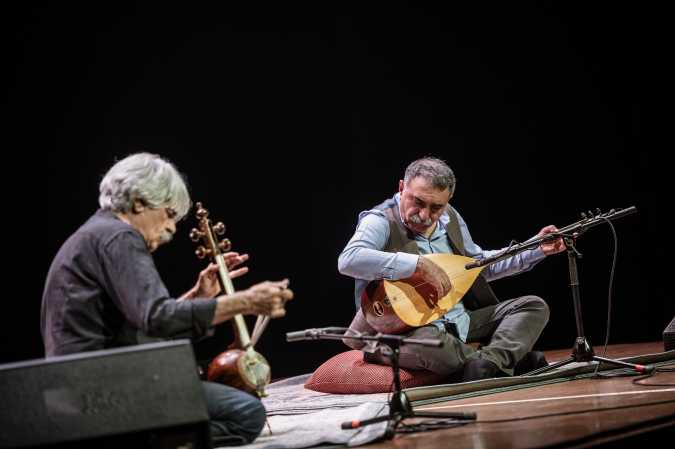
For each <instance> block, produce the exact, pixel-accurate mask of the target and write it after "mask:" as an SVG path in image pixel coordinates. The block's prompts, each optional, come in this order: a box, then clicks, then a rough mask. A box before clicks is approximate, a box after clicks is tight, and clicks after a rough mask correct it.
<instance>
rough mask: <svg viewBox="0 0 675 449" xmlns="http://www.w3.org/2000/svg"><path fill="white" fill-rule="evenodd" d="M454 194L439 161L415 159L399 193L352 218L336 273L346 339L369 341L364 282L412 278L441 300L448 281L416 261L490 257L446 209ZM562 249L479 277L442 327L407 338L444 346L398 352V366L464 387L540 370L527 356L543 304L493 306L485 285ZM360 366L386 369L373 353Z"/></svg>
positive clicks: (533, 253) (555, 244)
mask: <svg viewBox="0 0 675 449" xmlns="http://www.w3.org/2000/svg"><path fill="white" fill-rule="evenodd" d="M454 190H455V176H454V174H453V172H452V170H451V169H450V167H448V165H447V164H446V163H445V162H444V161H442V160H440V159H436V158H431V157H427V158H423V159H419V160H416V161H414V162H412V163H411V164H410V165H409V166H408V167H407V169H406V171H405V176H404V179H403V180H401V181H399V191H398V193H396V194H395V195H394V196H393V197H392V198H390V199H388V200H386V201H385V202H383V203H382V204H380V205H379V206H376V207H375V208H373V209H371V210H367V211H364V212H362V213H361V214H360V215H359V223H358V226H357V228H356V232H355V233H354V235H353V236H352V238H351V239H350V240H349V243H348V244H347V246H346V247H345V249H344V250H343V251H342V254H340V257H339V260H338V269H339V271H340V273H342V274H345V275H347V276H351V277H353V278H354V279H355V280H356V298H355V299H356V306H357V309H358V310H357V313H356V316H355V317H354V320H353V322H352V324H351V326H350V331H354V332H361V333H375V330H374V329H373V328H372V327H371V326H370V325H369V324H368V323H367V321H366V320H365V317H364V315H363V313H362V311H361V310H360V303H361V294H362V293H363V292H364V289H365V287H366V285H367V284H368V283H369V282H370V281H374V280H380V279H387V280H398V279H405V278H408V277H411V276H412V275H416V276H419V277H420V278H421V280H422V281H426V282H428V283H429V284H431V285H432V286H433V287H434V289H435V291H436V293H437V295H438V296H437V297H438V298H442V297H444V296H445V295H446V294H447V293H448V292H449V291H450V288H451V281H450V279H449V278H448V276H447V274H446V273H445V272H444V271H443V270H442V269H441V268H440V267H439V266H438V265H436V264H434V263H433V262H431V261H430V260H429V259H427V258H426V257H420V255H422V254H430V253H453V254H460V255H464V256H468V257H472V258H477V259H479V258H484V257H487V256H490V255H493V254H495V253H496V252H497V251H487V250H483V249H481V247H480V246H478V245H477V244H476V243H474V241H473V239H472V238H471V235H470V233H469V228H468V227H467V224H466V223H465V222H464V219H463V218H462V217H461V215H460V214H459V212H457V210H456V209H454V208H453V207H452V206H450V205H449V204H448V201H450V199H451V198H452V195H453V192H454ZM555 231H557V228H556V227H555V226H552V225H551V226H546V227H545V228H543V229H542V230H541V231H540V232H539V234H537V235H538V236H543V235H545V234H548V233H551V232H555ZM564 249H565V245H564V243H563V242H562V239H555V240H553V241H550V242H546V243H543V244H542V245H541V246H540V247H539V248H537V249H535V250H528V251H524V252H521V253H519V254H516V255H515V256H512V257H510V258H508V259H505V260H503V261H500V262H496V263H494V264H492V265H489V266H488V267H486V268H485V269H483V271H482V272H481V275H480V276H478V278H477V279H476V281H475V282H474V283H473V285H472V287H471V290H470V292H469V293H468V294H467V295H465V297H464V298H463V299H462V301H461V302H459V303H458V304H457V305H456V306H455V307H453V308H452V309H450V311H449V312H447V313H446V314H445V315H444V316H443V317H442V318H441V319H438V320H436V321H433V322H431V323H429V324H428V325H425V326H422V327H418V328H416V329H414V330H413V331H412V332H409V333H408V334H406V335H407V336H409V337H412V338H429V339H440V340H442V342H443V346H442V347H440V348H432V347H426V346H416V345H404V346H402V347H401V350H400V359H399V360H400V365H401V366H402V367H404V368H408V369H426V370H429V371H433V372H435V373H438V374H443V375H451V374H455V373H460V372H461V373H462V374H463V380H464V381H472V380H479V379H485V378H491V377H498V376H504V375H514V374H522V373H524V372H527V371H530V370H532V369H535V368H538V367H540V366H543V365H545V364H546V360H545V359H544V357H543V354H542V353H540V352H536V351H532V347H533V345H534V343H535V342H536V340H537V338H539V335H540V334H541V331H542V330H543V329H544V326H545V325H546V323H547V321H548V315H549V310H548V306H547V305H546V303H545V302H544V300H542V299H541V298H539V297H536V296H522V297H520V298H515V299H510V300H508V301H502V302H499V301H498V300H497V298H496V297H495V295H494V293H493V292H492V289H491V288H490V287H489V285H488V281H493V280H495V279H499V278H502V277H505V276H511V275H514V274H517V273H522V272H524V271H528V270H530V269H532V267H534V266H535V265H536V264H537V263H538V262H540V261H541V260H542V259H544V257H546V256H547V255H551V254H556V253H559V252H561V251H563V250H564ZM344 342H345V343H346V344H348V345H349V346H350V347H352V348H354V349H362V348H363V346H364V345H363V344H362V343H361V342H359V341H357V340H350V339H345V340H344ZM472 342H480V343H481V344H482V346H480V348H479V349H476V348H475V347H474V346H472V345H469V344H468V343H472ZM366 360H367V361H371V362H376V363H385V364H389V359H388V357H386V356H384V355H383V354H381V353H380V351H379V350H377V351H375V352H374V353H366ZM460 370H462V371H460Z"/></svg>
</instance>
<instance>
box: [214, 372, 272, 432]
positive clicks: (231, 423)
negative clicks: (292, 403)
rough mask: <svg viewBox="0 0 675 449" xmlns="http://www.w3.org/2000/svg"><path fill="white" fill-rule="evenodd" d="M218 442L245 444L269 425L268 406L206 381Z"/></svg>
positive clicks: (248, 396)
mask: <svg viewBox="0 0 675 449" xmlns="http://www.w3.org/2000/svg"><path fill="white" fill-rule="evenodd" d="M204 385H205V387H206V389H207V391H208V396H207V403H208V409H209V410H208V411H209V418H210V420H211V432H212V437H213V439H214V442H217V443H219V444H218V445H230V444H235V443H236V444H245V443H251V442H252V441H253V440H255V439H256V438H257V437H258V435H260V432H262V429H263V426H264V425H265V416H266V413H265V407H264V406H263V405H262V402H260V400H259V399H258V398H256V397H254V396H252V395H250V394H248V393H245V392H243V391H241V390H237V389H234V388H232V387H228V386H225V385H218V384H212V383H210V382H205V383H204Z"/></svg>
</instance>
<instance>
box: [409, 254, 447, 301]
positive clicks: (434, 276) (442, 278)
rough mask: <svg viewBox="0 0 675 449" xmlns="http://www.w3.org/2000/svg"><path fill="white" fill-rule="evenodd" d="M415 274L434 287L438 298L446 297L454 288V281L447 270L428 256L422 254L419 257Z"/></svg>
mask: <svg viewBox="0 0 675 449" xmlns="http://www.w3.org/2000/svg"><path fill="white" fill-rule="evenodd" d="M414 274H415V275H418V276H419V277H421V278H422V279H423V280H424V281H425V282H427V283H429V284H430V285H431V286H433V287H434V289H435V290H436V294H437V295H438V296H437V300H440V299H441V298H443V297H445V295H447V294H448V293H450V290H451V289H452V283H451V282H450V278H449V277H448V275H447V274H446V273H445V271H443V269H442V268H441V267H439V266H438V265H436V264H435V263H433V262H432V261H431V260H429V259H427V258H426V257H422V256H420V257H419V259H417V268H416V269H415V273H414Z"/></svg>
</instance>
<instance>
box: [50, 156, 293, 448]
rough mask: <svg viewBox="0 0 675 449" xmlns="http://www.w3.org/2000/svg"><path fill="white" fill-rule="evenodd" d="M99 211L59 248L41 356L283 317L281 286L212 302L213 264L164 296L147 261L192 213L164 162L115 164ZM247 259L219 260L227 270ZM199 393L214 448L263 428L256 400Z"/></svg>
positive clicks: (215, 287) (207, 386) (197, 334)
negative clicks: (238, 318) (250, 317)
mask: <svg viewBox="0 0 675 449" xmlns="http://www.w3.org/2000/svg"><path fill="white" fill-rule="evenodd" d="M99 204H100V206H101V208H100V209H99V210H98V211H96V212H95V213H94V214H93V215H92V217H90V218H89V220H87V222H86V223H84V224H83V225H82V226H81V227H80V228H79V229H78V230H77V231H76V232H75V233H74V234H73V235H71V236H70V238H68V240H66V242H65V243H64V244H63V246H62V247H61V249H60V250H59V252H58V253H57V254H56V257H55V258H54V261H53V262H52V264H51V267H50V269H49V273H48V274H47V281H46V284H45V289H44V293H43V296H42V320H41V328H42V339H43V341H44V345H45V353H46V356H47V357H51V356H58V355H65V354H73V353H78V352H84V351H93V350H98V349H107V348H113V347H118V346H129V345H135V344H139V343H143V342H148V341H152V340H153V339H154V338H193V339H199V338H202V337H204V336H207V335H209V334H211V333H212V332H213V326H215V325H218V324H220V323H223V322H225V321H227V320H229V319H231V318H233V317H234V316H235V315H238V314H257V315H269V316H271V317H273V318H276V317H281V316H283V315H284V314H285V309H284V303H285V301H287V300H289V299H291V298H292V296H293V293H292V292H291V290H289V289H287V288H286V287H287V286H288V280H283V281H278V282H262V283H260V284H256V285H254V286H253V287H250V288H249V289H247V290H243V291H240V292H236V293H234V294H232V295H220V293H221V291H220V285H219V283H218V282H217V279H216V273H217V271H218V267H217V265H216V264H211V265H210V266H208V267H207V268H206V269H204V270H203V271H202V272H201V273H200V275H199V278H198V281H197V283H196V284H195V286H194V287H193V288H192V289H191V290H190V291H188V292H187V293H185V294H184V295H183V296H181V297H180V298H174V297H173V296H171V295H170V294H169V292H168V291H167V289H166V287H165V285H164V283H163V282H162V279H161V278H160V276H159V273H158V272H157V269H156V268H155V263H154V261H153V255H152V253H153V252H154V251H155V250H156V249H157V248H158V247H159V246H161V245H163V244H165V243H167V242H169V241H171V239H172V237H173V235H174V234H175V232H176V226H177V223H178V221H179V220H180V219H181V218H183V217H184V216H185V215H186V214H187V213H188V210H189V209H190V197H189V195H188V190H187V187H186V185H185V182H184V180H183V178H182V176H181V175H180V173H179V172H178V171H177V170H176V168H175V167H174V166H173V164H171V163H170V162H168V161H166V160H164V159H162V158H161V157H159V156H157V155H154V154H148V153H138V154H134V155H131V156H129V157H127V158H125V159H122V160H121V161H119V162H117V163H116V164H115V165H114V166H113V167H112V168H111V169H110V170H109V171H108V173H107V174H106V175H105V176H104V177H103V180H102V181H101V185H100V196H99ZM247 258H248V257H247V256H246V255H239V254H237V253H227V254H225V259H226V264H227V265H228V267H229V268H233V267H235V266H236V265H238V264H240V263H242V262H244V261H246V259H247ZM246 270H247V269H246V267H244V268H240V269H238V270H234V271H232V276H233V277H236V276H237V275H241V274H243V273H245V272H246ZM217 295H220V296H217ZM195 369H196V367H195ZM202 384H203V389H204V395H205V397H206V405H207V409H208V410H207V411H208V414H209V418H210V429H211V437H212V439H213V443H214V444H215V445H216V446H223V445H230V444H235V445H240V444H244V443H249V442H251V441H253V440H254V439H255V438H256V437H257V436H258V435H259V434H260V432H261V430H262V428H263V425H264V423H265V409H264V407H263V406H262V403H261V402H260V400H258V399H257V398H255V397H253V396H252V395H250V394H248V393H245V392H243V391H240V390H236V389H234V388H231V387H228V386H226V385H221V384H216V383H211V382H203V383H202Z"/></svg>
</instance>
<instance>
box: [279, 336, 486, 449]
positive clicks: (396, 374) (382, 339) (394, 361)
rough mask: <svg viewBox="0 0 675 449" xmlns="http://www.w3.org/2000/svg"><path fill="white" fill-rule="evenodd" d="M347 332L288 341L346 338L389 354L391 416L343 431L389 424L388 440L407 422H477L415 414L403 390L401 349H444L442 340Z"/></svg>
mask: <svg viewBox="0 0 675 449" xmlns="http://www.w3.org/2000/svg"><path fill="white" fill-rule="evenodd" d="M346 331H347V328H346V327H326V328H320V329H307V330H305V331H298V332H289V333H287V334H286V340H287V341H289V342H292V341H299V340H342V339H345V338H348V339H352V340H359V341H363V342H371V341H374V342H377V343H380V344H382V345H384V346H386V347H388V349H389V350H387V351H382V353H383V354H385V355H387V356H388V357H389V359H390V360H391V369H392V374H393V380H394V391H393V392H392V395H391V398H390V400H389V413H388V414H387V415H382V416H376V417H374V418H368V419H364V420H354V421H347V422H344V423H342V426H341V427H342V428H343V429H357V428H359V427H364V426H368V425H370V424H375V423H378V422H382V421H389V424H388V426H387V430H386V432H385V438H391V437H393V436H394V433H395V431H396V428H397V427H398V425H399V424H400V423H401V421H403V420H404V419H406V418H443V419H453V420H455V421H453V422H448V425H455V424H457V422H458V421H460V422H466V421H473V420H475V419H476V414H475V413H462V412H416V411H414V410H413V408H412V405H411V404H410V401H409V400H408V397H407V396H406V394H405V393H404V392H403V391H402V389H401V376H400V366H399V353H400V347H401V346H403V345H409V344H413V345H421V346H433V347H441V346H442V345H443V342H442V341H441V340H432V339H419V338H406V337H402V336H400V335H391V334H381V333H378V334H376V335H368V334H356V335H344V332H346Z"/></svg>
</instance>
